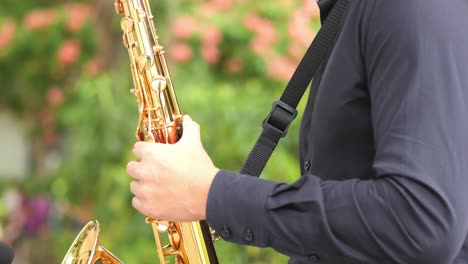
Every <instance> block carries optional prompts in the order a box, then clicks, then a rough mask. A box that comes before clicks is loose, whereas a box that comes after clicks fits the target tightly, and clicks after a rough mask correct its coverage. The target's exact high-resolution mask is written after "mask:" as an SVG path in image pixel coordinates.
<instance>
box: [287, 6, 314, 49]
mask: <svg viewBox="0 0 468 264" xmlns="http://www.w3.org/2000/svg"><path fill="white" fill-rule="evenodd" d="M310 21H311V20H310V18H308V17H307V15H306V14H304V12H302V11H300V10H299V11H296V12H295V13H294V15H293V19H292V20H291V21H290V22H289V24H288V33H289V36H290V37H291V39H292V40H293V41H295V42H298V43H300V44H301V45H303V46H305V47H308V46H309V44H310V42H311V41H312V39H313V37H314V33H313V31H312V30H311V29H310Z"/></svg>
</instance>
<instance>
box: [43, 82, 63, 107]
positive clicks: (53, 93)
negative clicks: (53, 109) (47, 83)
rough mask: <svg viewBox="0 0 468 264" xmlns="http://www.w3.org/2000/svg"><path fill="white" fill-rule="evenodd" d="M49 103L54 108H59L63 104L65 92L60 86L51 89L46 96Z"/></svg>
mask: <svg viewBox="0 0 468 264" xmlns="http://www.w3.org/2000/svg"><path fill="white" fill-rule="evenodd" d="M46 97H47V102H48V103H49V104H50V105H52V106H58V105H60V104H62V103H63V100H64V99H63V91H62V89H60V87H58V86H52V87H51V88H49V90H48V91H47V94H46Z"/></svg>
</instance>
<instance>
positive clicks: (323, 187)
mask: <svg viewBox="0 0 468 264" xmlns="http://www.w3.org/2000/svg"><path fill="white" fill-rule="evenodd" d="M229 177H232V178H235V179H229ZM403 186H404V187H403ZM212 188H213V193H211V191H210V195H212V196H211V197H210V198H209V202H208V212H207V216H208V222H209V223H210V225H212V227H213V228H215V230H217V231H218V233H220V232H222V230H223V229H225V228H228V231H229V232H230V236H229V237H224V238H225V240H228V241H231V242H235V243H238V244H247V245H255V246H260V247H272V248H274V249H276V250H278V251H280V252H282V253H284V254H286V255H289V256H292V257H295V258H302V259H307V258H309V257H310V256H315V255H316V256H319V257H320V258H322V259H329V260H331V259H346V260H347V261H349V260H355V261H356V262H357V263H382V261H388V262H389V263H448V262H449V260H450V259H451V258H453V256H454V255H455V254H456V253H457V251H458V249H459V247H460V246H461V243H462V242H463V239H464V235H463V234H465V233H466V230H464V229H466V222H467V219H464V218H463V216H466V213H458V214H455V212H456V209H462V208H453V203H451V202H450V201H449V200H447V199H446V198H445V197H443V196H440V195H439V194H438V193H437V191H435V190H433V189H430V188H428V187H425V186H423V185H421V184H419V183H417V182H412V181H411V180H407V179H405V178H403V177H397V176H395V177H391V176H389V177H385V178H381V179H378V180H375V181H358V180H350V181H340V182H336V181H320V179H319V178H317V177H314V176H310V175H309V176H305V177H302V178H301V179H300V180H299V181H297V182H296V183H294V184H292V185H287V184H279V183H273V182H267V181H264V180H261V179H256V178H251V177H249V176H242V175H237V174H233V173H228V172H223V173H221V175H218V176H217V179H215V182H214V186H212ZM217 188H226V189H225V191H223V192H221V191H220V190H219V189H218V190H216V189H217ZM239 188H241V189H244V188H246V189H244V190H238V189H239ZM246 232H250V233H251V234H252V235H253V240H252V241H247V240H246V239H245V237H244V236H245V233H246Z"/></svg>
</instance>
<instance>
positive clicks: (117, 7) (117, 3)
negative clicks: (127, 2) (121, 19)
mask: <svg viewBox="0 0 468 264" xmlns="http://www.w3.org/2000/svg"><path fill="white" fill-rule="evenodd" d="M114 7H115V12H116V13H117V14H119V15H121V14H123V13H124V10H123V6H122V2H120V1H119V0H116V1H115V2H114Z"/></svg>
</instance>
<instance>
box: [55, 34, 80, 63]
mask: <svg viewBox="0 0 468 264" xmlns="http://www.w3.org/2000/svg"><path fill="white" fill-rule="evenodd" d="M79 56H80V42H79V41H78V39H68V40H66V41H65V42H63V43H62V45H61V46H60V47H59V50H58V60H59V62H60V63H61V64H63V65H70V64H73V63H75V62H76V61H77V60H78V58H79Z"/></svg>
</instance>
